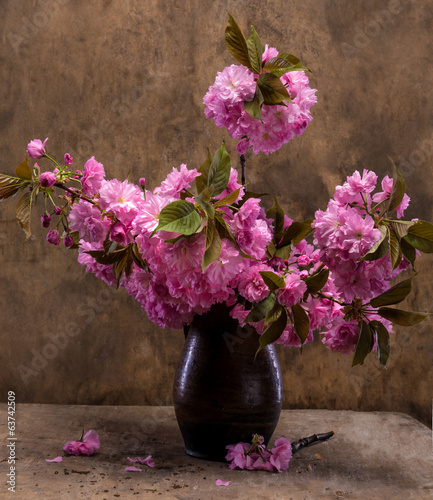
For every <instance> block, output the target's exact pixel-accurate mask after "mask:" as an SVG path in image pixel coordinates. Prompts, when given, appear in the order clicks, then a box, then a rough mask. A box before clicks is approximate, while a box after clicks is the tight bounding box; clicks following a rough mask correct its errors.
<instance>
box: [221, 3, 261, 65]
mask: <svg viewBox="0 0 433 500" xmlns="http://www.w3.org/2000/svg"><path fill="white" fill-rule="evenodd" d="M228 15H229V22H228V24H227V27H226V30H225V37H224V38H225V44H226V47H227V50H228V51H229V52H230V54H231V55H232V56H233V57H234V58H235V59H236V61H238V62H240V63H241V64H243V65H244V66H246V67H247V68H248V69H250V70H251V71H254V70H253V68H252V65H251V61H250V56H249V52H248V46H247V41H246V40H245V37H244V35H243V33H242V31H241V29H240V28H239V25H238V23H237V22H236V21H235V19H234V17H233V16H232V15H231V14H230V12H228Z"/></svg>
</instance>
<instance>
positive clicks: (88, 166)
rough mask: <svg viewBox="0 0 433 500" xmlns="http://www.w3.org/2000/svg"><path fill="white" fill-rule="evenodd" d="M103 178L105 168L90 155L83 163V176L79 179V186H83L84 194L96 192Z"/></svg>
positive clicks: (89, 194) (88, 194) (90, 194)
mask: <svg viewBox="0 0 433 500" xmlns="http://www.w3.org/2000/svg"><path fill="white" fill-rule="evenodd" d="M104 179H105V170H104V166H103V165H102V163H99V162H97V161H96V160H95V157H94V156H92V157H91V158H90V159H89V160H87V161H86V163H85V164H84V172H83V177H82V179H81V186H82V187H83V190H84V194H86V195H87V196H92V195H94V194H96V193H97V192H98V191H99V190H100V189H101V186H102V181H103V180H104Z"/></svg>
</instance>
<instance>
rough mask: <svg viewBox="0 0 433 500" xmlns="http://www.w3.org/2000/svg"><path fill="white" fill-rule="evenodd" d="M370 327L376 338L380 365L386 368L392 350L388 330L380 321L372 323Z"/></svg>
mask: <svg viewBox="0 0 433 500" xmlns="http://www.w3.org/2000/svg"><path fill="white" fill-rule="evenodd" d="M369 325H370V330H371V333H372V334H373V335H374V337H375V338H376V348H377V356H378V358H379V363H380V364H381V365H383V366H386V362H387V361H388V358H389V353H390V350H391V343H390V338H389V333H388V330H387V329H386V328H385V326H384V325H383V323H381V322H380V321H376V320H375V321H370V323H369Z"/></svg>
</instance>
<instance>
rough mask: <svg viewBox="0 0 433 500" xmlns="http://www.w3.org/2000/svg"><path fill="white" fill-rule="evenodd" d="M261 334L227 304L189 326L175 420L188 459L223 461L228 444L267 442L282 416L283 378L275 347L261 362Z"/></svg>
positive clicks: (269, 348)
mask: <svg viewBox="0 0 433 500" xmlns="http://www.w3.org/2000/svg"><path fill="white" fill-rule="evenodd" d="M258 347H259V336H258V335H257V332H256V331H255V329H254V328H252V327H250V326H247V327H244V328H241V327H240V325H239V323H238V321H236V320H234V319H233V318H231V317H230V315H229V309H228V308H227V306H225V305H224V304H216V305H214V306H213V307H212V309H211V310H210V311H209V312H208V313H206V314H203V315H201V316H196V317H195V318H194V320H193V322H192V324H191V326H190V329H189V332H188V335H187V338H186V341H185V345H184V348H183V351H182V354H181V357H180V361H179V365H178V368H177V371H176V375H175V381H174V390H173V398H174V407H175V412H176V418H177V421H178V424H179V427H180V430H181V433H182V436H183V439H184V443H185V451H186V453H187V454H188V455H191V456H194V457H197V458H202V459H206V460H218V461H223V460H224V457H225V455H226V453H227V450H226V448H225V447H226V446H227V445H228V444H235V443H238V442H250V441H251V437H252V435H253V434H255V433H257V434H260V435H262V436H263V437H264V438H265V442H266V443H267V442H268V441H269V439H270V438H271V436H272V433H273V432H274V430H275V427H276V425H277V423H278V418H279V416H280V412H281V404H282V379H281V371H280V366H279V363H278V359H277V355H276V352H275V348H274V346H267V347H266V348H264V349H262V350H261V351H260V352H259V353H258V355H257V357H256V359H254V356H255V353H256V351H257V349H258Z"/></svg>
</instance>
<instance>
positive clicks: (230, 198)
mask: <svg viewBox="0 0 433 500" xmlns="http://www.w3.org/2000/svg"><path fill="white" fill-rule="evenodd" d="M240 190H241V188H238V189H236V190H235V191H232V192H231V193H229V194H228V195H227V196H224V198H221V200H218V201H217V202H216V203H214V207H215V208H217V207H223V206H224V205H230V204H231V203H234V202H235V201H236V200H237V199H238V197H239V193H240Z"/></svg>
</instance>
